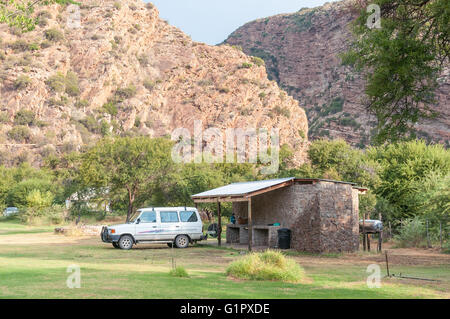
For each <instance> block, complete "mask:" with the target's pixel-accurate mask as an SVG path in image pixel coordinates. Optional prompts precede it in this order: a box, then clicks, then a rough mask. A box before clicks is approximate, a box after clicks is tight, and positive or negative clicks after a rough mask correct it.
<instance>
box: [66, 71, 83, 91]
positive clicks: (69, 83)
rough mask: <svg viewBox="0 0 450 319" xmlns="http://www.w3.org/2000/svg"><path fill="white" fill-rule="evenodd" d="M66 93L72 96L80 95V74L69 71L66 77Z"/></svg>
mask: <svg viewBox="0 0 450 319" xmlns="http://www.w3.org/2000/svg"><path fill="white" fill-rule="evenodd" d="M65 86H66V93H67V94H69V95H70V96H78V95H79V94H80V87H79V85H78V76H77V74H76V73H74V72H72V71H69V72H67V74H66V78H65Z"/></svg>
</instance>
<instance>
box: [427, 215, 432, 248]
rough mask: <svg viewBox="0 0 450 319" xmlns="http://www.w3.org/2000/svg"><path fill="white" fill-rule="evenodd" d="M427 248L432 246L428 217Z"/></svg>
mask: <svg viewBox="0 0 450 319" xmlns="http://www.w3.org/2000/svg"><path fill="white" fill-rule="evenodd" d="M427 248H431V244H430V234H429V231H428V219H427Z"/></svg>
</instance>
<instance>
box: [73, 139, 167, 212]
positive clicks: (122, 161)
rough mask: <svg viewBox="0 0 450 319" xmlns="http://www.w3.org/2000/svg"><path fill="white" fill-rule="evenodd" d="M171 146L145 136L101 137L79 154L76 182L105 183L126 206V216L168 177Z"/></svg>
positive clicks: (159, 189)
mask: <svg viewBox="0 0 450 319" xmlns="http://www.w3.org/2000/svg"><path fill="white" fill-rule="evenodd" d="M171 146H172V142H171V141H169V140H165V139H149V138H147V137H135V138H132V137H123V138H115V139H109V138H107V139H104V140H102V141H100V142H98V143H97V144H96V145H95V146H94V147H92V148H91V149H89V150H88V151H87V152H86V153H84V154H83V155H82V157H81V163H80V167H79V176H78V177H77V178H78V182H79V184H80V185H82V186H84V188H92V187H94V188H101V187H106V186H108V187H109V188H110V194H111V195H112V196H117V197H118V198H121V199H122V200H124V201H125V203H126V206H128V213H127V220H128V218H129V217H130V216H131V214H132V213H134V210H135V208H136V207H135V206H136V205H139V204H141V203H143V202H145V201H146V200H148V199H149V198H152V197H157V196H158V195H159V194H161V192H162V191H163V189H164V187H165V184H166V181H167V180H170V178H171V174H172V173H173V170H174V162H173V161H172V159H171Z"/></svg>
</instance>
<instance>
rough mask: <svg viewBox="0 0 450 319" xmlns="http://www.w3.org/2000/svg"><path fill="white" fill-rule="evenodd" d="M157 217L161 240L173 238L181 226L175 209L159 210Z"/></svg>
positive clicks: (178, 232)
mask: <svg viewBox="0 0 450 319" xmlns="http://www.w3.org/2000/svg"><path fill="white" fill-rule="evenodd" d="M159 217H160V221H161V232H160V239H161V240H173V239H175V237H176V236H177V235H178V234H180V231H181V229H180V228H181V226H180V220H179V218H178V212H177V211H175V210H174V211H160V212H159Z"/></svg>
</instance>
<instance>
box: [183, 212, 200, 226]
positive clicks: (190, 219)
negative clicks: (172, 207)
mask: <svg viewBox="0 0 450 319" xmlns="http://www.w3.org/2000/svg"><path fill="white" fill-rule="evenodd" d="M180 219H181V221H182V222H185V223H195V222H196V221H198V219H197V214H196V213H195V212H186V211H185V212H180Z"/></svg>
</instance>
